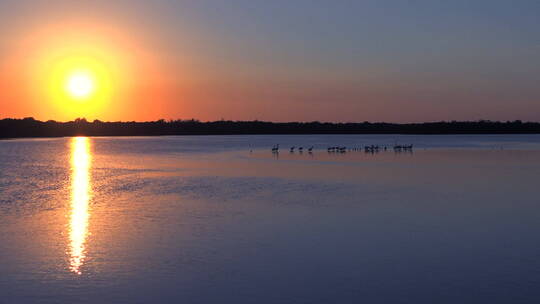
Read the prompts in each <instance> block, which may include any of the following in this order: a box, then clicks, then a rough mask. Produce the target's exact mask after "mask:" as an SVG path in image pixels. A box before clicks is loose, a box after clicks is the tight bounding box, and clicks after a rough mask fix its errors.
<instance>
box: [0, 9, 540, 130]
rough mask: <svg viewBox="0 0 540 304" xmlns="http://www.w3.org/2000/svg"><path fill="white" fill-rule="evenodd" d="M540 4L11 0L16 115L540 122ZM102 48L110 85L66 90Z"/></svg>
mask: <svg viewBox="0 0 540 304" xmlns="http://www.w3.org/2000/svg"><path fill="white" fill-rule="evenodd" d="M539 16H540V1H525V0H523V1H519V0H516V1H498V0H490V1H480V0H477V1H470V0H469V1H459V0H458V1H434V0H432V1H382V0H366V1H360V0H357V1H344V0H343V1H330V0H328V1H307V0H294V1H281V0H273V1H268V0H266V1H258V0H239V1H233V0H231V1H217V0H216V1H200V0H199V1H88V2H86V3H79V1H5V0H4V1H1V2H0V118H6V117H15V118H22V117H28V116H32V117H35V118H36V119H40V120H49V119H54V120H59V121H66V120H72V119H74V118H76V117H86V118H87V119H89V120H93V119H101V120H137V121H143V120H155V119H160V118H165V119H177V118H182V119H188V118H197V119H201V120H217V119H221V118H224V119H232V120H253V119H259V120H271V121H313V120H319V121H365V120H368V121H389V122H419V121H438V120H478V119H491V120H515V119H521V120H527V121H529V120H532V121H540V17H539ZM74 56H84V58H91V59H90V61H92V62H94V61H95V63H92V64H91V65H92V66H95V67H96V68H95V69H96V70H99V72H97V74H99V75H100V76H99V77H100V79H101V80H100V81H101V83H100V86H101V89H102V92H101V93H100V94H101V95H99V96H98V95H96V96H97V97H95V100H88V101H87V103H88V104H86V105H81V104H80V103H78V102H77V101H70V100H67V99H65V98H64V97H61V96H60V94H59V93H58V92H54V90H55V89H54V85H53V84H51V83H52V80H51V79H52V78H54V77H56V76H54V71H55V69H56V70H58V69H59V68H57V65H60V63H59V62H69V60H68V59H66V58H74Z"/></svg>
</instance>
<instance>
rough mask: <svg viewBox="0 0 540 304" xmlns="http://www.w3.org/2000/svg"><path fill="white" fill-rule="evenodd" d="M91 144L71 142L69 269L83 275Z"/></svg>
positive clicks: (81, 139)
mask: <svg viewBox="0 0 540 304" xmlns="http://www.w3.org/2000/svg"><path fill="white" fill-rule="evenodd" d="M90 163H91V156H90V142H89V139H88V138H87V137H74V138H73V139H72V140H71V219H70V223H69V239H70V246H69V255H70V259H69V264H70V265H69V269H70V270H71V271H72V272H74V273H76V274H81V270H80V268H81V266H82V265H83V263H84V259H85V258H86V248H85V243H86V236H87V235H88V218H89V216H90V214H89V210H88V203H89V200H90V191H91V187H90Z"/></svg>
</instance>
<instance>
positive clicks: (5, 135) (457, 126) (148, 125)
mask: <svg viewBox="0 0 540 304" xmlns="http://www.w3.org/2000/svg"><path fill="white" fill-rule="evenodd" d="M284 134H298V135H302V134H303V135H306V134H425V135H429V134H433V135H436V134H437V135H443V134H540V123H538V122H521V121H519V120H518V121H511V122H510V121H508V122H498V121H486V120H481V121H462V122H458V121H452V122H426V123H407V124H397V123H384V122H376V123H370V122H362V123H327V122H283V123H282V122H279V123H277V122H265V121H225V120H220V121H211V122H200V121H197V120H193V119H192V120H171V121H165V120H158V121H150V122H102V121H99V120H95V121H93V122H88V121H86V120H85V119H76V120H75V121H69V122H56V121H51V120H49V121H47V122H43V121H39V120H35V119H33V118H24V119H11V118H7V119H2V120H0V139H9V138H31V137H33V138H40V137H66V136H166V135H284Z"/></svg>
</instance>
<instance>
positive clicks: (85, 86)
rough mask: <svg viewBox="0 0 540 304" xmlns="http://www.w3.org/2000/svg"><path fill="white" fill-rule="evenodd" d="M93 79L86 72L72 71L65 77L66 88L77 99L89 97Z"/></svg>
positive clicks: (92, 88)
mask: <svg viewBox="0 0 540 304" xmlns="http://www.w3.org/2000/svg"><path fill="white" fill-rule="evenodd" d="M94 86H95V85H94V81H93V80H92V77H90V75H89V74H87V73H82V72H79V73H74V74H72V75H70V76H69V77H68V79H67V84H66V89H67V90H68V92H69V94H70V95H71V96H72V97H74V98H77V99H82V98H86V97H89V96H90V95H91V94H92V92H93V91H94Z"/></svg>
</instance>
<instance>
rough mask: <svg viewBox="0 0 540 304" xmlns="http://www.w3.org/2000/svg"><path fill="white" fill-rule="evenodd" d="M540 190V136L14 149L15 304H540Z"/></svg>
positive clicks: (10, 267)
mask: <svg viewBox="0 0 540 304" xmlns="http://www.w3.org/2000/svg"><path fill="white" fill-rule="evenodd" d="M395 142H399V143H404V144H405V143H413V144H415V146H416V148H415V150H414V153H394V152H393V151H390V150H389V151H387V152H380V153H377V154H366V153H364V152H354V151H353V152H347V153H344V154H335V153H334V154H329V153H327V152H326V147H327V146H328V145H347V146H359V145H366V144H372V143H374V144H386V145H392V144H393V143H395ZM277 143H280V144H281V147H282V152H281V153H280V154H279V156H277V155H273V154H272V153H270V150H269V149H270V147H271V146H272V145H274V144H277ZM292 145H297V146H298V145H303V146H305V147H306V146H311V145H314V146H315V150H314V153H312V154H309V153H306V152H304V153H303V154H298V153H295V154H290V153H289V152H288V147H289V146H292ZM250 150H252V152H250ZM539 181H540V136H519V135H518V136H516V135H514V136H393V135H392V136H388V135H385V136H356V135H349V136H315V135H310V136H201V137H198V136H193V137H153V138H129V137H128V138H73V139H72V138H61V139H33V140H10V141H0V303H2V304H5V303H160V302H161V303H535V302H536V301H538V299H540V288H539V287H540V242H539V235H540V206H539V205H540V198H539V197H540V195H539V185H540V184H539Z"/></svg>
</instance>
